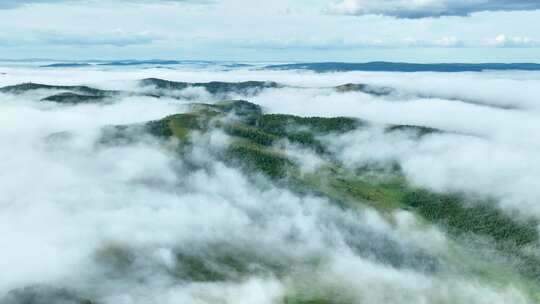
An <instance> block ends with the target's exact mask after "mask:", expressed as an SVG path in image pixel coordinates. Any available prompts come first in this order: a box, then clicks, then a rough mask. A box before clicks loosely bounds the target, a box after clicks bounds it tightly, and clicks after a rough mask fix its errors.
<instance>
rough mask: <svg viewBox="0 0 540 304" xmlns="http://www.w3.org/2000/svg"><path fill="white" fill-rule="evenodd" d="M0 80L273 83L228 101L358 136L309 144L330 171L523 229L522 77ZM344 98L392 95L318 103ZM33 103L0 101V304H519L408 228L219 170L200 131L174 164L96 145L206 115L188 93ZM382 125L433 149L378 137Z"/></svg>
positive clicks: (535, 156)
mask: <svg viewBox="0 0 540 304" xmlns="http://www.w3.org/2000/svg"><path fill="white" fill-rule="evenodd" d="M0 72H3V73H6V74H5V75H1V76H0V86H4V85H13V84H19V83H25V82H36V83H45V84H58V85H90V86H93V87H96V88H101V89H114V90H125V91H135V92H146V91H147V90H148V88H144V87H140V86H139V85H138V80H141V79H144V78H149V77H158V78H162V79H167V80H172V81H187V82H209V81H229V82H236V81H248V80H260V81H276V82H278V83H280V84H283V85H284V86H285V87H283V88H271V89H265V90H263V91H262V92H260V93H259V94H256V95H254V96H243V95H242V94H236V95H235V96H232V97H233V98H234V99H246V100H248V101H250V102H253V103H255V104H258V105H261V106H262V107H263V109H264V111H266V112H267V113H281V114H294V115H300V116H308V117H309V116H321V117H335V116H346V117H354V118H358V119H360V120H362V121H365V122H366V126H365V127H363V128H359V129H357V130H352V131H350V132H347V133H344V134H340V135H331V136H326V137H321V138H320V140H321V141H322V142H324V143H325V144H326V145H327V146H328V147H329V150H330V151H331V152H332V154H333V155H334V156H335V157H336V159H337V160H338V161H339V162H340V163H341V164H343V166H344V167H346V168H350V169H351V170H354V169H355V168H358V167H362V166H365V165H372V164H377V165H380V166H382V167H390V166H392V165H393V164H395V163H397V164H399V166H400V167H401V168H402V170H403V172H404V175H405V177H406V179H407V180H408V181H410V182H411V183H412V184H414V185H418V186H421V187H425V188H428V189H433V190H434V191H439V192H464V193H467V194H470V195H473V196H479V197H483V198H494V199H495V204H496V207H497V208H500V209H501V210H503V211H504V212H507V213H508V214H512V215H514V214H515V213H516V212H517V213H518V214H519V215H518V214H516V215H515V216H522V217H533V218H535V219H540V207H539V206H538V204H537V201H538V198H540V190H539V189H538V187H535V181H537V180H540V173H538V172H540V156H539V155H540V153H539V152H540V135H539V134H537V132H535V131H536V130H540V120H539V118H540V117H539V116H540V112H538V109H539V108H540V106H539V104H538V103H537V98H538V97H537V96H539V93H540V74H539V73H511V72H508V73H500V72H497V73H495V72H485V73H456V74H452V75H448V74H438V73H418V74H405V73H357V72H354V73H330V74H316V73H309V72H296V71H265V70H248V69H245V70H244V69H243V70H235V71H223V70H200V69H199V70H194V69H193V70H189V69H178V70H174V69H139V68H130V69H122V68H108V69H99V68H88V69H86V68H85V69H39V70H38V69H36V68H29V67H23V68H16V67H9V68H1V69H0ZM346 83H366V84H370V85H378V86H388V87H392V88H395V89H396V90H397V92H399V93H396V94H394V95H392V96H373V95H370V94H366V93H362V92H347V93H340V92H337V91H336V90H335V89H334V88H333V87H335V86H337V85H342V84H346ZM420 84H425V85H420ZM42 97H43V92H32V93H27V94H21V95H11V94H2V93H0V140H1V145H2V148H1V149H0V159H1V160H2V161H1V162H0V193H2V195H1V196H0V209H1V212H0V248H3V250H2V251H1V252H0V302H2V304H4V303H6V304H19V303H21V302H18V301H20V298H18V297H17V295H18V293H21V292H23V291H24V290H25V288H26V292H27V293H30V294H32V293H35V294H38V295H39V297H40V301H42V302H37V303H64V302H65V303H70V304H71V303H79V302H80V301H81V299H89V300H91V301H95V303H103V304H107V303H119V304H124V303H125V304H131V303H133V304H139V303H140V304H149V303H164V304H167V303H171V304H172V303H268V304H270V303H288V302H287V301H288V300H290V299H291V298H295V299H305V301H308V300H310V299H313V298H315V299H316V298H325V297H329V295H330V297H331V298H332V300H333V301H335V303H486V304H488V303H489V304H493V303H516V304H518V303H533V301H532V300H531V299H530V297H529V295H528V294H527V293H526V292H524V291H523V288H522V286H521V285H520V282H517V281H516V282H515V283H510V284H508V283H507V282H506V281H498V280H497V281H496V282H493V281H490V280H489V279H485V278H481V279H478V278H476V277H474V276H473V275H471V272H469V271H468V269H467V267H468V265H466V263H461V262H460V261H458V260H459V257H460V256H461V255H466V253H467V250H463V251H462V249H456V248H461V247H459V246H458V245H456V244H459V245H460V246H461V245H463V244H465V246H467V245H468V243H467V242H468V240H464V239H458V240H456V239H454V238H450V237H448V234H447V233H446V231H445V230H444V229H442V228H441V227H438V226H437V225H432V224H429V223H426V222H425V221H423V220H422V219H419V218H418V216H417V215H415V214H414V213H413V212H410V211H406V210H398V211H391V212H389V213H383V212H381V211H379V210H376V209H374V208H371V207H363V208H344V207H343V206H340V205H339V204H336V203H335V202H333V201H332V200H331V199H329V198H328V197H324V196H320V195H317V194H314V193H300V192H297V191H293V190H291V189H288V188H287V187H286V186H284V185H282V184H280V183H276V182H274V181H272V180H271V179H269V178H268V177H266V176H264V175H261V174H257V173H252V172H246V171H245V170H242V168H238V167H234V166H231V165H230V164H227V163H225V162H223V161H222V160H221V159H220V158H219V157H218V155H219V154H220V153H221V152H222V151H223V150H224V149H226V147H227V146H228V145H229V144H230V143H231V141H232V140H231V138H230V136H229V135H227V134H225V133H224V132H222V131H221V130H219V129H217V128H216V129H215V130H210V131H209V132H206V133H193V134H191V137H190V140H191V141H192V142H193V147H192V149H191V150H189V151H187V152H186V153H185V154H184V155H183V156H182V157H180V156H179V155H178V153H177V151H176V149H177V148H176V147H177V145H178V144H179V143H178V142H175V141H173V140H164V139H160V138H155V137H153V136H151V135H150V134H148V133H145V132H144V131H141V130H138V129H137V128H134V131H133V132H135V135H136V136H137V137H138V138H139V139H140V140H137V141H134V142H127V143H115V144H103V142H102V138H103V128H105V127H110V126H117V125H129V126H134V125H137V124H140V123H144V122H148V121H152V120H158V119H162V118H164V117H167V116H169V115H173V114H178V113H185V112H187V111H189V107H188V105H189V104H190V103H192V102H194V100H195V101H197V102H207V103H215V102H218V101H219V100H218V98H217V97H215V96H212V95H211V94H209V93H208V92H206V91H204V90H201V89H193V88H189V89H187V90H184V91H181V92H175V94H171V96H167V97H165V98H153V97H149V96H141V95H132V96H118V97H114V98H112V99H111V100H110V101H109V102H107V103H103V104H78V105H58V104H55V103H50V102H43V101H40V99H41V98H42ZM390 124H399V125H414V126H423V127H430V128H435V129H437V130H439V131H440V132H435V133H431V134H428V135H425V136H420V137H419V136H417V134H415V133H414V132H411V131H398V132H391V133H389V132H385V130H384V127H385V126H388V125H390ZM62 134H63V135H65V136H63V135H62ZM275 146H276V147H278V148H279V149H281V150H283V151H285V152H286V153H287V155H290V156H291V157H292V158H293V159H295V161H297V162H299V163H300V164H301V166H300V167H301V170H302V171H303V172H308V173H309V172H316V171H317V170H318V169H319V168H320V167H321V166H323V165H324V163H325V162H326V160H325V159H324V158H323V157H320V156H318V155H317V154H316V153H315V152H314V151H310V150H308V149H305V148H302V147H298V146H296V145H295V144H293V143H290V142H279V143H277V144H275ZM471 248H473V247H471ZM456 252H457V253H456ZM483 254H485V256H486V257H492V258H493V259H496V258H498V257H497V256H496V255H495V254H493V256H492V255H491V253H489V252H484V253H483ZM471 263H472V262H471ZM475 263H476V261H475ZM62 301H64V302H62ZM77 301H79V302H77ZM92 303H94V302H92Z"/></svg>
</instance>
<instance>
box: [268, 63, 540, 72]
mask: <svg viewBox="0 0 540 304" xmlns="http://www.w3.org/2000/svg"><path fill="white" fill-rule="evenodd" d="M265 69H270V70H309V71H314V72H318V73H325V72H352V71H365V72H482V71H488V70H494V71H509V70H522V71H540V64H538V63H404V62H385V61H374V62H367V63H346V62H314V63H293V64H277V65H268V66H266V67H265Z"/></svg>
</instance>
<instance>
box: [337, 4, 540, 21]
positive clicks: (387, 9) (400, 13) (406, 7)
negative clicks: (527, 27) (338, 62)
mask: <svg viewBox="0 0 540 304" xmlns="http://www.w3.org/2000/svg"><path fill="white" fill-rule="evenodd" d="M538 9H540V3H539V2H537V1H528V0H422V1H416V0H342V1H337V2H333V3H331V4H330V7H329V11H330V12H331V13H335V14H347V15H386V16H391V17H397V18H411V19H416V18H426V17H441V16H468V15H470V14H472V13H476V12H484V11H527V10H538Z"/></svg>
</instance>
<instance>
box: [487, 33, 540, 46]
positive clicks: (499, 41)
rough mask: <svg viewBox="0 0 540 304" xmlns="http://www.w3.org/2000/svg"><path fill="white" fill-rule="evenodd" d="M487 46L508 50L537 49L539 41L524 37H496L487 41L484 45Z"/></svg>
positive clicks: (502, 35)
mask: <svg viewBox="0 0 540 304" xmlns="http://www.w3.org/2000/svg"><path fill="white" fill-rule="evenodd" d="M485 44H486V45H488V46H496V47H508V48H527V47H539V46H540V41H539V40H536V39H533V38H530V37H526V36H512V37H510V36H507V35H504V34H500V35H497V36H496V37H495V38H494V39H488V40H487V41H486V43H485Z"/></svg>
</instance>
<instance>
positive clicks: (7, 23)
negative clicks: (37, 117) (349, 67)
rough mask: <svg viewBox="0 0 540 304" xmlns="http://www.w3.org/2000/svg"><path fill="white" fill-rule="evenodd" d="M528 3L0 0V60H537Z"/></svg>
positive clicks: (533, 0)
mask: <svg viewBox="0 0 540 304" xmlns="http://www.w3.org/2000/svg"><path fill="white" fill-rule="evenodd" d="M538 20H540V1H537V0H294V1H292V0H273V1H264V2H261V1H253V0H136V1H124V0H115V1H112V0H99V1H98V0H79V1H75V0H72V1H69V0H17V1H15V0H0V58H1V59H28V58H50V59H58V60H91V59H150V58H156V59H191V60H233V61H281V62H292V61H350V62H353V61H354V62H365V61H375V60H385V61H407V62H540V52H539V50H540V33H539V32H538V30H537V26H535V25H538V23H539V21H538Z"/></svg>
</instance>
